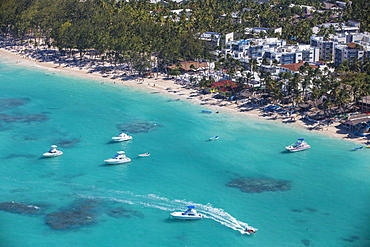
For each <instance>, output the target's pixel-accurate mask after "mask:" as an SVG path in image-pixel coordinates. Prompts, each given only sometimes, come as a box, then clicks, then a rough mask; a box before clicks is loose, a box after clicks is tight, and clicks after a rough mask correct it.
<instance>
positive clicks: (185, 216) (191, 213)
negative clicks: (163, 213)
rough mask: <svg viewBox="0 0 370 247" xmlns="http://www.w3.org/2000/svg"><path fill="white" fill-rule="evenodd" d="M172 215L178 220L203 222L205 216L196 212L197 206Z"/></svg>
mask: <svg viewBox="0 0 370 247" xmlns="http://www.w3.org/2000/svg"><path fill="white" fill-rule="evenodd" d="M170 215H171V216H172V217H173V218H174V219H178V220H201V219H202V218H203V215H202V214H200V213H198V212H197V211H196V210H195V206H188V208H187V209H186V210H185V211H184V212H173V213H170Z"/></svg>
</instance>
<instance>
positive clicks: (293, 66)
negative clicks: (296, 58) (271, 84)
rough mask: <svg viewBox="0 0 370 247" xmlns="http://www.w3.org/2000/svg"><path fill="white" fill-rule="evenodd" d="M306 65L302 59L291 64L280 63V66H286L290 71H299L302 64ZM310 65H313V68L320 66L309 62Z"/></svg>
mask: <svg viewBox="0 0 370 247" xmlns="http://www.w3.org/2000/svg"><path fill="white" fill-rule="evenodd" d="M303 65H304V63H303V61H300V62H299V63H291V64H284V65H280V67H282V68H286V69H288V70H290V71H299V68H300V67H301V66H303ZM309 66H310V67H311V68H314V69H316V68H318V67H319V66H317V65H312V64H309Z"/></svg>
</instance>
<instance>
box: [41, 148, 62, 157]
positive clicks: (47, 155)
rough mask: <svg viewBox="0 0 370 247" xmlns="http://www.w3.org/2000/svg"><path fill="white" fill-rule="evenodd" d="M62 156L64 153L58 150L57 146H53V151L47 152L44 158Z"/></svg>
mask: <svg viewBox="0 0 370 247" xmlns="http://www.w3.org/2000/svg"><path fill="white" fill-rule="evenodd" d="M62 154H63V152H62V151H60V150H58V149H57V145H52V146H51V149H50V150H49V151H47V152H46V153H43V154H42V156H44V157H46V158H50V157H56V156H59V155H62Z"/></svg>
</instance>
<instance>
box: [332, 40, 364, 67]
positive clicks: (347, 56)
mask: <svg viewBox="0 0 370 247" xmlns="http://www.w3.org/2000/svg"><path fill="white" fill-rule="evenodd" d="M364 57H365V51H364V50H363V47H362V46H361V45H359V44H357V43H353V42H352V43H349V44H347V45H336V46H335V48H334V65H335V66H339V65H340V64H341V63H343V61H345V60H347V61H348V62H349V63H353V62H354V61H356V60H360V61H362V60H363V59H364Z"/></svg>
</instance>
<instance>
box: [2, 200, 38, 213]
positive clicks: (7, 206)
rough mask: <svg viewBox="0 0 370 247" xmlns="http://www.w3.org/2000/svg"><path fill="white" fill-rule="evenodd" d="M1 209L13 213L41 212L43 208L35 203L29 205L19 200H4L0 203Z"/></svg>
mask: <svg viewBox="0 0 370 247" xmlns="http://www.w3.org/2000/svg"><path fill="white" fill-rule="evenodd" d="M0 210H1V211H6V212H9V213H12V214H29V215H36V214H40V212H41V208H40V207H38V206H35V205H28V204H23V203H19V202H2V203H0Z"/></svg>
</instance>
